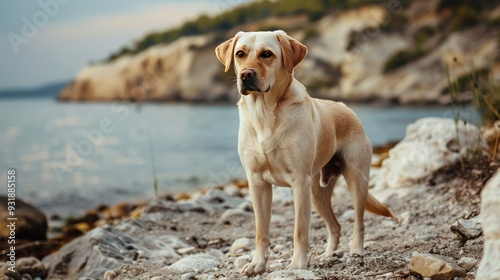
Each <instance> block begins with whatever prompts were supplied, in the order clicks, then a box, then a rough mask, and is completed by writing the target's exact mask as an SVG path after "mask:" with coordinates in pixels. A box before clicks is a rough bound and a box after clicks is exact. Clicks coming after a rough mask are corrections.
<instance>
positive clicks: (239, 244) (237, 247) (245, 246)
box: [229, 238, 254, 254]
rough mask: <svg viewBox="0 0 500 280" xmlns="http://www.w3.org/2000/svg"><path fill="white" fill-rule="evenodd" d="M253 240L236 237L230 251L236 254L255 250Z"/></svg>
mask: <svg viewBox="0 0 500 280" xmlns="http://www.w3.org/2000/svg"><path fill="white" fill-rule="evenodd" d="M253 248H254V245H253V241H252V239H250V238H239V239H236V240H235V241H234V242H233V244H232V245H231V249H229V253H232V254H236V253H241V252H248V251H251V250H253Z"/></svg>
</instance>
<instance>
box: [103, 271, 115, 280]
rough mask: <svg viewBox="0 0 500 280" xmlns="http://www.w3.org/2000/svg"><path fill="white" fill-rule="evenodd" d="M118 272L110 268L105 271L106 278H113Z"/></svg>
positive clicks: (111, 279)
mask: <svg viewBox="0 0 500 280" xmlns="http://www.w3.org/2000/svg"><path fill="white" fill-rule="evenodd" d="M116 276H117V275H116V272H114V271H113V270H108V271H106V272H105V273H104V277H103V278H104V280H113V279H115V278H116Z"/></svg>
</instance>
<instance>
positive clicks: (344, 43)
mask: <svg viewBox="0 0 500 280" xmlns="http://www.w3.org/2000/svg"><path fill="white" fill-rule="evenodd" d="M438 3H439V1H438V0H431V1H416V2H415V1H413V2H412V4H411V5H410V6H407V7H403V6H394V5H392V6H391V5H387V6H366V7H361V8H357V9H352V10H347V11H339V12H337V13H335V14H331V15H328V16H325V17H323V18H322V19H321V20H319V21H318V22H315V23H307V22H306V23H305V24H304V26H303V27H302V28H298V29H297V28H295V30H293V31H289V34H290V35H292V36H294V37H296V38H297V39H299V40H301V41H302V42H304V43H305V44H306V45H307V46H308V47H309V54H308V56H307V57H306V59H305V60H304V61H303V62H302V63H301V64H300V65H299V67H298V68H297V69H296V76H297V78H298V79H299V80H300V81H301V82H303V83H304V85H306V86H307V87H308V89H309V92H310V93H311V95H313V96H319V97H323V98H330V99H337V100H350V101H368V100H375V101H385V102H391V103H400V104H415V103H441V104H446V103H449V102H450V101H451V100H450V97H449V95H448V94H446V90H447V88H448V80H447V75H446V67H448V68H449V71H450V76H451V77H454V78H459V77H463V76H464V75H467V74H470V73H476V72H477V71H482V72H481V73H487V74H488V82H492V83H498V82H500V55H499V41H500V39H498V26H497V25H498V24H496V25H495V24H491V22H496V21H498V19H499V18H500V7H497V8H496V9H493V10H491V11H487V12H485V13H486V14H485V15H484V17H485V19H484V20H483V21H482V22H479V23H478V24H474V25H471V26H469V27H467V28H460V29H458V30H456V31H450V29H449V27H448V25H449V22H450V20H451V19H452V13H453V11H450V10H439V9H437V5H438ZM272 22H273V26H275V25H277V26H278V27H282V29H285V30H286V29H287V28H286V26H287V24H289V22H290V21H289V19H286V20H282V21H280V20H279V19H273V20H272ZM276 22H277V23H278V24H276ZM280 22H282V23H283V24H284V25H283V26H280V25H279V23H280ZM240 29H241V30H256V29H259V28H258V27H257V26H256V24H253V25H251V26H250V25H249V26H240V27H236V28H234V30H232V31H231V32H230V33H228V34H226V38H229V37H231V36H233V35H234V33H235V30H240ZM223 40H224V38H220V36H216V35H214V34H209V35H204V36H197V37H184V38H181V39H179V40H177V41H175V42H173V43H171V44H168V45H158V46H154V47H151V48H149V49H147V50H146V51H143V52H142V53H139V54H137V55H134V56H124V57H121V58H118V59H116V60H114V61H112V62H108V63H103V64H99V65H93V66H89V67H88V68H86V69H84V70H83V71H82V72H81V73H80V74H79V75H78V76H77V77H76V78H75V80H74V82H73V83H72V84H71V85H69V86H68V87H67V88H65V89H64V90H63V91H62V92H61V95H60V99H61V100H68V101H87V100H114V99H120V100H123V99H125V100H133V101H145V100H158V101H185V102H220V101H234V100H236V99H237V98H238V94H237V92H236V90H235V87H234V84H232V83H231V82H232V77H234V74H233V73H232V71H230V72H229V73H224V72H223V67H222V65H220V64H219V62H218V61H217V59H216V58H215V55H214V51H213V49H214V48H215V46H216V45H217V44H218V43H220V42H222V41H223ZM398 55H399V56H400V58H399V59H398ZM391 62H392V64H391ZM388 64H391V65H392V66H391V65H388ZM394 65H396V66H394ZM389 66H391V67H389Z"/></svg>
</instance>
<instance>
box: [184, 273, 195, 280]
mask: <svg viewBox="0 0 500 280" xmlns="http://www.w3.org/2000/svg"><path fill="white" fill-rule="evenodd" d="M181 280H196V273H194V272H188V273H186V274H183V275H182V276H181Z"/></svg>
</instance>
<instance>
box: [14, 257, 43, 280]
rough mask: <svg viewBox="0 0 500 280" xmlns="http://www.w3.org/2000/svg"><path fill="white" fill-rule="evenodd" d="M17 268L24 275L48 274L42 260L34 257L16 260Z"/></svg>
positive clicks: (40, 275) (38, 275)
mask: <svg viewBox="0 0 500 280" xmlns="http://www.w3.org/2000/svg"><path fill="white" fill-rule="evenodd" d="M16 270H17V271H18V272H19V274H21V276H23V277H24V275H26V274H27V275H29V276H31V278H35V277H41V278H42V279H43V278H45V277H46V276H47V269H46V268H45V266H44V265H43V264H42V262H41V261H40V260H38V259H37V258H34V257H25V258H20V259H18V260H17V261H16Z"/></svg>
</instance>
